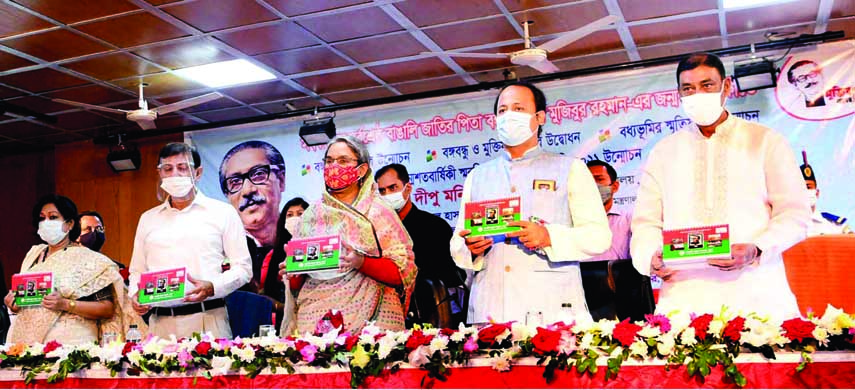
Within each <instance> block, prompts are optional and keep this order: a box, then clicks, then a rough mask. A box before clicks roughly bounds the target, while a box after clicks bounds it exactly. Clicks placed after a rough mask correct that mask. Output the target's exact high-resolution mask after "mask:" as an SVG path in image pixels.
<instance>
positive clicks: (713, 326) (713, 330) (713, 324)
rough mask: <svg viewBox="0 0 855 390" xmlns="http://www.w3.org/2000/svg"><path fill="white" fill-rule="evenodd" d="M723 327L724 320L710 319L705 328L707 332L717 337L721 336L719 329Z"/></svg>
mask: <svg viewBox="0 0 855 390" xmlns="http://www.w3.org/2000/svg"><path fill="white" fill-rule="evenodd" d="M722 329H724V322H722V321H720V320H712V321H710V326H709V328H707V333H709V334H711V335H713V336H715V337H718V336H721V330H722Z"/></svg>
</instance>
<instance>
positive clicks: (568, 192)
mask: <svg viewBox="0 0 855 390" xmlns="http://www.w3.org/2000/svg"><path fill="white" fill-rule="evenodd" d="M536 179H547V180H550V181H552V183H553V184H554V185H555V188H554V189H552V190H541V189H535V188H533V180H536ZM476 182H477V183H480V184H475V183H476ZM510 196H520V197H521V200H522V202H521V203H522V207H521V214H522V219H523V220H528V218H529V216H536V217H539V218H541V219H543V220H545V221H546V222H547V223H546V225H545V228H546V230H547V232H548V233H549V237H550V241H551V243H552V245H551V246H549V247H546V248H543V249H544V250H543V252H544V255H540V254H537V253H535V252H533V251H531V250H528V249H525V248H524V247H523V246H522V245H520V244H517V243H514V242H510V243H507V242H497V243H494V244H493V247H492V248H491V249H490V251H489V252H487V253H486V255H480V256H477V257H475V259H473V258H472V254H471V252H469V248H467V247H466V242H465V240H464V239H463V238H462V237H460V235H459V232H460V231H461V230H463V229H464V219H465V217H464V215H465V213H464V211H465V205H466V203H467V202H470V201H472V200H486V199H497V198H501V197H510ZM561 208H563V210H562V209H561ZM610 244H611V232H610V230H609V225H608V221H607V219H606V215H605V210H604V209H603V204H602V199H601V198H600V195H599V191H598V190H597V185H596V183H595V182H594V179H593V177H592V176H591V172H590V171H589V170H588V168H587V166H585V164H584V163H583V162H582V161H581V160H578V159H571V158H569V157H564V156H559V155H557V154H553V153H548V152H544V151H542V150H540V149H539V148H537V147H535V148H533V149H531V150H529V151H527V152H526V153H525V154H524V155H523V156H522V157H520V158H517V159H511V158H510V156H509V155H508V154H507V152H505V153H504V154H503V155H502V156H501V157H499V158H496V159H494V160H490V161H488V162H486V163H484V164H481V165H479V166H478V167H476V168H475V169H474V170H472V172H471V173H470V174H469V175H468V176H467V177H466V182H465V183H464V185H463V194H462V197H461V202H460V217H458V219H457V225H456V227H455V233H454V236H453V237H452V239H451V254H452V257H453V258H454V261H455V263H456V264H457V265H458V266H459V267H461V268H463V269H465V270H470V271H475V272H476V273H475V275H474V277H473V278H472V287H471V295H470V304H469V322H473V323H481V322H487V321H488V319H489V318H492V319H494V320H496V321H500V322H503V321H511V320H517V321H521V322H522V321H525V319H526V313H527V312H528V313H531V312H534V313H537V312H541V313H542V319H543V322H545V323H552V322H555V321H558V320H568V318H565V317H562V316H565V315H573V316H589V314H588V310H587V306H586V304H585V296H584V290H583V289H582V280H581V274H580V272H579V261H584V260H586V259H588V258H590V257H591V256H594V255H597V254H600V253H602V252H604V251H605V250H606V249H608V247H609V245H610ZM566 303H570V304H571V305H572V309H568V310H569V311H572V313H566V312H565V313H562V311H565V310H563V309H562V308H563V305H564V304H566Z"/></svg>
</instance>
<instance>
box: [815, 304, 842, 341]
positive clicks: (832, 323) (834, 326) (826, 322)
mask: <svg viewBox="0 0 855 390" xmlns="http://www.w3.org/2000/svg"><path fill="white" fill-rule="evenodd" d="M845 315H847V314H846V313H845V312H843V310H840V309H838V308H836V307H834V306H831V304H829V305H828V306H826V307H825V313H824V314H823V315H822V318H820V319H819V320H816V319H815V321H814V323H816V324H817V325H819V326H822V327H823V328H825V329H827V330H828V333H829V334H831V335H833V336H837V335H839V334H841V333H843V328H842V327H841V326H840V321H838V320H837V319H838V318H840V316H845Z"/></svg>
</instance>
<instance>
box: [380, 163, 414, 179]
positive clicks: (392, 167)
mask: <svg viewBox="0 0 855 390" xmlns="http://www.w3.org/2000/svg"><path fill="white" fill-rule="evenodd" d="M389 171H395V174H396V175H398V179H400V180H401V183H404V184H407V183H409V182H410V172H408V171H407V167H405V166H403V165H401V164H389V165H387V166H385V167H383V168H380V169H378V170H377V173H375V174H374V181H377V179H379V178H380V176H383V175H385V174H386V172H389Z"/></svg>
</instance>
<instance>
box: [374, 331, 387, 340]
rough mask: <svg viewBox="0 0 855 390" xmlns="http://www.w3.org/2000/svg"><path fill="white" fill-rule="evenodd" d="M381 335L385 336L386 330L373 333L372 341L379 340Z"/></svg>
mask: <svg viewBox="0 0 855 390" xmlns="http://www.w3.org/2000/svg"><path fill="white" fill-rule="evenodd" d="M383 337H386V332H380V333H377V334H375V335H374V342H377V341H380V339H382V338H383Z"/></svg>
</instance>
